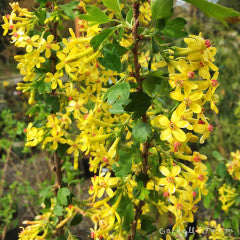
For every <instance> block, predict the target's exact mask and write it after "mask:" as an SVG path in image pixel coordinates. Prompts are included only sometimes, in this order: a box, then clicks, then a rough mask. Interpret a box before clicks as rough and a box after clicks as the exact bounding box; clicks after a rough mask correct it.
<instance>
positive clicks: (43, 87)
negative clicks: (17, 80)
mask: <svg viewBox="0 0 240 240" xmlns="http://www.w3.org/2000/svg"><path fill="white" fill-rule="evenodd" d="M36 87H37V88H38V92H39V93H40V94H43V93H45V92H47V93H50V92H51V91H52V89H51V83H50V82H45V81H44V80H43V79H42V80H39V81H38V82H37V83H36Z"/></svg>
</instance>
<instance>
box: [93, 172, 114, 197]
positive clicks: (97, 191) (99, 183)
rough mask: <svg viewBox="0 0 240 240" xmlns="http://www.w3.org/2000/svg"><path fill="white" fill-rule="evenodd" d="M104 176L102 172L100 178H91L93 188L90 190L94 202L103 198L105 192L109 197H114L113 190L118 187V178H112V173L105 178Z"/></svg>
mask: <svg viewBox="0 0 240 240" xmlns="http://www.w3.org/2000/svg"><path fill="white" fill-rule="evenodd" d="M104 175H105V173H104V172H102V173H100V175H99V176H94V177H92V178H91V180H92V186H91V187H90V189H89V194H90V195H93V201H95V197H98V198H101V197H102V196H103V194H104V192H105V191H106V193H107V194H108V196H109V197H112V196H113V190H112V188H114V187H116V185H117V183H118V178H117V177H110V176H111V173H110V172H108V173H107V174H106V175H105V176H104Z"/></svg>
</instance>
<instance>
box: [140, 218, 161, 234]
mask: <svg viewBox="0 0 240 240" xmlns="http://www.w3.org/2000/svg"><path fill="white" fill-rule="evenodd" d="M140 219H141V229H142V230H143V231H144V232H146V234H151V233H153V232H155V231H156V230H157V229H156V227H155V226H153V222H154V219H153V218H152V217H149V216H146V215H142V216H141V218H140Z"/></svg>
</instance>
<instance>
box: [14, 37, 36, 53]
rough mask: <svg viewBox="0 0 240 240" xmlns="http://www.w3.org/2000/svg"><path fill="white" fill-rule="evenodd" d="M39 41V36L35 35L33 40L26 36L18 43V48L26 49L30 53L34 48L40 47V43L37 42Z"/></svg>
mask: <svg viewBox="0 0 240 240" xmlns="http://www.w3.org/2000/svg"><path fill="white" fill-rule="evenodd" d="M38 39H39V35H34V36H32V37H31V38H30V37H28V36H25V37H23V38H22V39H21V41H20V40H19V41H18V42H17V43H16V46H17V47H26V51H27V52H28V53H30V52H32V51H33V47H39V42H36V41H37V40H38Z"/></svg>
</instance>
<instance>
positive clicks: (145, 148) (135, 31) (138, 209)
mask: <svg viewBox="0 0 240 240" xmlns="http://www.w3.org/2000/svg"><path fill="white" fill-rule="evenodd" d="M132 7H133V18H134V26H133V29H132V36H133V39H134V42H135V44H134V46H133V48H132V53H133V61H134V68H135V71H134V72H133V76H134V77H135V78H136V81H137V83H138V84H139V87H138V91H139V92H141V91H142V81H143V78H142V77H141V75H140V70H141V65H140V63H139V61H138V55H139V54H138V53H139V51H138V47H139V41H140V36H139V35H138V28H139V7H140V6H139V2H138V1H136V2H134V3H133V5H132ZM142 121H143V122H148V117H147V115H146V113H145V114H144V115H143V116H142ZM149 147H150V143H149V142H148V141H147V142H145V143H144V144H143V152H142V163H143V169H142V173H143V174H147V170H148V150H149ZM145 187H146V184H145ZM144 205H145V202H144V201H142V200H140V202H139V203H138V204H137V206H136V207H135V209H136V211H135V216H134V220H133V223H132V228H131V234H130V235H129V236H128V240H134V239H135V236H136V232H137V222H138V219H139V217H140V216H141V214H142V207H143V206H144Z"/></svg>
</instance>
